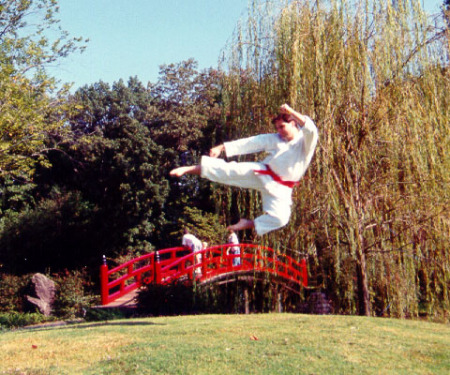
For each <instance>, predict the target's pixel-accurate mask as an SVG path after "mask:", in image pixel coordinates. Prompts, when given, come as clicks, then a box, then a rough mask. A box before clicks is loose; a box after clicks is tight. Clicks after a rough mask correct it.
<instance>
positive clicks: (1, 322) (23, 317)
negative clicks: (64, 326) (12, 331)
mask: <svg viewBox="0 0 450 375" xmlns="http://www.w3.org/2000/svg"><path fill="white" fill-rule="evenodd" d="M52 320H54V318H49V317H48V316H45V315H43V314H40V313H19V312H16V311H14V312H10V313H0V329H5V328H19V327H24V326H28V325H32V324H38V323H43V322H48V321H52Z"/></svg>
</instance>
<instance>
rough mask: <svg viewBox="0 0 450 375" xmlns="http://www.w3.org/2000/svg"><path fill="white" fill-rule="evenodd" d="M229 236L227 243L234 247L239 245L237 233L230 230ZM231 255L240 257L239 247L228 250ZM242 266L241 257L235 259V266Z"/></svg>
mask: <svg viewBox="0 0 450 375" xmlns="http://www.w3.org/2000/svg"><path fill="white" fill-rule="evenodd" d="M228 232H229V235H228V238H227V242H228V243H231V244H233V245H239V239H238V236H237V234H236V232H235V231H234V230H233V229H228ZM228 252H229V254H233V255H240V254H241V248H240V247H239V246H232V247H230V248H229V249H228ZM240 264H241V257H240V256H238V257H235V258H233V266H239V265H240Z"/></svg>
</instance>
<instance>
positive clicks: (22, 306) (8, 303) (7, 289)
mask: <svg viewBox="0 0 450 375" xmlns="http://www.w3.org/2000/svg"><path fill="white" fill-rule="evenodd" d="M32 276H33V275H32V274H28V275H23V276H15V275H6V274H2V275H1V278H0V296H1V298H0V313H1V312H12V311H15V312H20V313H23V312H25V311H26V309H27V304H28V302H27V301H26V299H25V295H27V294H29V293H28V292H29V284H30V281H31V278H32Z"/></svg>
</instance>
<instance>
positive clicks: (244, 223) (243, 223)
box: [227, 219, 255, 231]
mask: <svg viewBox="0 0 450 375" xmlns="http://www.w3.org/2000/svg"><path fill="white" fill-rule="evenodd" d="M254 227H255V223H254V222H253V220H249V219H241V220H239V221H238V222H237V223H236V224H233V225H230V226H228V227H227V229H228V230H234V231H236V230H243V229H250V228H254Z"/></svg>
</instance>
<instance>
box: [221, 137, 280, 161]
mask: <svg viewBox="0 0 450 375" xmlns="http://www.w3.org/2000/svg"><path fill="white" fill-rule="evenodd" d="M279 141H280V140H279V136H278V135H277V134H261V135H255V136H253V137H249V138H243V139H238V140H237V141H232V142H225V143H224V146H225V152H226V154H227V156H228V157H231V156H235V155H246V154H252V153H255V152H261V151H269V150H272V149H274V147H275V145H276V144H277V142H279Z"/></svg>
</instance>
